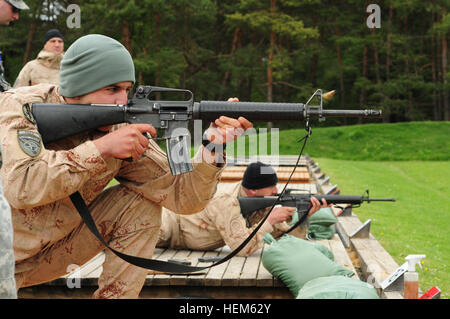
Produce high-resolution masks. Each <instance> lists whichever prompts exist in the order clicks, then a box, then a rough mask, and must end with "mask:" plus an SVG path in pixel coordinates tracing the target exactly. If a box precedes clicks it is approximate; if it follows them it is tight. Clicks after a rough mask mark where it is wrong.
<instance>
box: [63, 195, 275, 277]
mask: <svg viewBox="0 0 450 319" xmlns="http://www.w3.org/2000/svg"><path fill="white" fill-rule="evenodd" d="M70 199H71V200H72V203H73V204H74V205H75V208H76V209H77V211H78V213H79V214H80V216H81V218H82V219H83V221H84V223H85V224H86V226H87V227H88V228H89V230H90V231H91V232H92V233H93V234H94V235H95V237H97V238H98V239H99V240H100V241H101V242H102V244H103V245H105V246H106V247H107V248H108V249H109V250H111V251H112V252H113V253H114V254H116V255H117V256H118V257H120V258H122V259H123V260H125V261H127V262H129V263H130V264H132V265H135V266H138V267H142V268H145V269H151V270H156V271H161V272H166V273H188V272H196V271H201V270H204V269H207V268H211V267H214V266H217V265H219V264H222V263H224V262H226V261H227V260H229V259H231V258H232V257H234V256H235V255H236V254H237V253H238V252H239V251H240V250H242V248H244V247H245V246H246V245H247V244H248V242H249V241H250V240H251V239H252V238H253V236H255V234H256V233H257V232H258V230H259V229H260V228H261V226H262V224H263V223H264V222H265V221H266V219H267V217H269V214H270V212H271V210H270V211H269V212H268V213H267V214H266V216H265V217H264V218H263V219H262V220H261V222H260V223H259V225H258V226H257V227H256V228H255V229H254V230H253V232H252V233H251V234H250V235H249V236H248V237H247V239H245V240H244V241H243V242H242V244H241V245H239V247H237V248H236V249H235V250H233V251H232V252H231V253H230V254H228V255H227V256H225V257H224V258H222V259H221V260H219V261H217V262H215V263H213V264H212V265H210V266H206V267H193V266H186V265H182V264H177V263H173V262H165V261H160V260H155V259H147V258H142V257H137V256H131V255H127V254H124V253H121V252H120V251H117V250H115V249H113V248H111V247H109V245H108V244H107V243H106V241H105V240H104V239H103V236H102V235H101V234H100V232H99V231H98V229H97V226H96V225H95V222H94V220H93V219H92V216H91V212H90V211H89V208H88V207H87V205H86V203H85V202H84V200H83V197H81V195H80V193H79V192H75V193H73V194H72V195H70Z"/></svg>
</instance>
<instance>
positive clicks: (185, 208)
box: [116, 142, 224, 214]
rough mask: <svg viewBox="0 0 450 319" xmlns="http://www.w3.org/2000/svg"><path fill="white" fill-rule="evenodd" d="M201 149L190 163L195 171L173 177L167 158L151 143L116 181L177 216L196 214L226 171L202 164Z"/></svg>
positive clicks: (124, 169) (126, 164) (123, 170)
mask: <svg viewBox="0 0 450 319" xmlns="http://www.w3.org/2000/svg"><path fill="white" fill-rule="evenodd" d="M201 152H202V149H201V148H200V149H199V151H198V153H197V154H196V156H195V157H194V158H193V159H192V160H191V161H192V165H193V168H194V170H193V171H192V172H189V173H185V174H181V175H177V176H173V175H172V174H171V172H170V168H169V164H168V161H167V155H166V154H165V153H164V152H163V151H162V150H161V149H160V148H159V146H158V145H157V144H156V143H154V142H151V143H150V145H149V149H148V150H147V151H146V152H145V153H144V155H143V156H141V158H140V159H139V160H138V161H136V162H135V163H125V164H124V166H123V167H122V169H121V171H120V172H119V175H118V176H116V179H117V180H118V181H119V182H120V183H121V184H122V185H124V186H126V187H127V188H129V189H131V190H133V191H135V192H137V193H138V194H141V195H142V196H144V197H146V198H147V199H149V200H151V201H153V202H155V203H156V204H158V205H160V206H163V207H165V208H167V209H169V210H171V211H172V212H174V213H176V214H193V213H197V212H199V211H200V210H202V209H203V208H205V206H206V205H207V204H208V202H209V201H210V199H211V198H212V197H213V196H214V194H215V192H216V190H217V184H218V182H219V180H220V175H221V173H222V171H223V169H224V168H219V167H216V166H214V165H211V164H208V163H205V162H203V160H202V154H201Z"/></svg>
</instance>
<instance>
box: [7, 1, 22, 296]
mask: <svg viewBox="0 0 450 319" xmlns="http://www.w3.org/2000/svg"><path fill="white" fill-rule="evenodd" d="M27 9H29V8H28V6H27V5H26V4H25V3H24V2H23V1H22V0H8V1H6V0H0V25H2V26H3V25H9V23H10V22H11V21H14V20H17V19H19V11H20V10H27ZM2 64H3V62H2ZM1 73H2V74H1V82H2V85H1V87H0V91H1V92H3V87H4V84H5V83H6V84H8V82H6V81H5V80H4V79H3V66H2V70H1ZM8 86H9V84H8ZM5 89H8V88H7V87H5ZM1 164H2V160H1V145H0V167H1ZM6 298H17V290H16V281H15V279H14V250H13V228H12V223H11V208H10V206H9V203H8V202H7V201H6V199H5V197H4V196H3V184H2V181H1V178H0V299H6Z"/></svg>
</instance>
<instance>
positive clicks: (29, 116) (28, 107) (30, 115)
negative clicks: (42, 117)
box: [22, 103, 36, 124]
mask: <svg viewBox="0 0 450 319" xmlns="http://www.w3.org/2000/svg"><path fill="white" fill-rule="evenodd" d="M22 112H23V115H24V116H25V118H26V119H27V120H28V121H30V122H31V123H33V124H36V121H35V120H34V117H33V113H31V105H30V103H25V104H24V105H22Z"/></svg>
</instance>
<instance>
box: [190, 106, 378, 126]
mask: <svg viewBox="0 0 450 319" xmlns="http://www.w3.org/2000/svg"><path fill="white" fill-rule="evenodd" d="M221 115H225V116H228V117H233V118H236V117H238V116H243V117H245V118H246V119H248V120H249V121H264V122H266V121H301V120H304V119H305V117H308V116H323V117H327V116H330V117H365V118H379V117H381V110H370V109H367V110H319V109H317V108H316V107H313V108H309V107H305V104H303V103H269V102H226V101H201V102H200V103H194V108H193V118H194V119H202V120H208V121H213V120H215V119H217V118H219V117H220V116H221Z"/></svg>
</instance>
